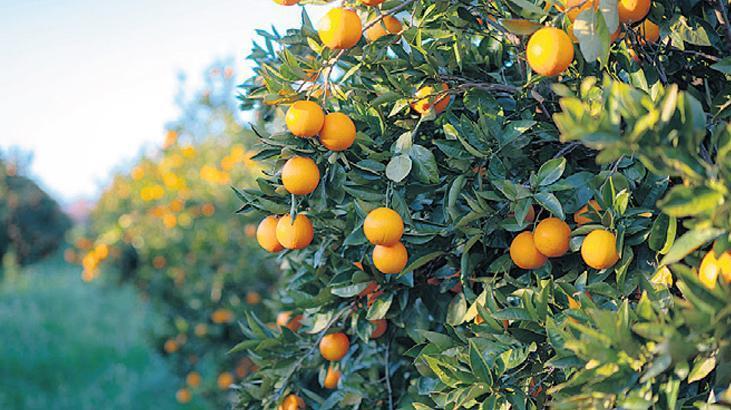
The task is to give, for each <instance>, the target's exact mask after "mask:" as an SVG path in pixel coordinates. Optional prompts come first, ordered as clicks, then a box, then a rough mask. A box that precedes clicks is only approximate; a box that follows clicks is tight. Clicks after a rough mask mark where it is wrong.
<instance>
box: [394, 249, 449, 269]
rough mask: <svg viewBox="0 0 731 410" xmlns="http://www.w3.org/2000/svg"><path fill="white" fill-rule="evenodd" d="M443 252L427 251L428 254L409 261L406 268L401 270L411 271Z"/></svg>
mask: <svg viewBox="0 0 731 410" xmlns="http://www.w3.org/2000/svg"><path fill="white" fill-rule="evenodd" d="M444 254H445V252H443V251H434V252H431V253H428V254H426V255H424V256H422V257H420V258H418V259H417V260H415V261H413V262H411V264H410V265H408V266H407V267H406V268H404V270H403V272H413V271H415V270H417V269H419V268H420V267H422V266H424V265H426V264H427V263H429V262H431V261H433V260H434V259H436V258H438V257H440V256H442V255H444Z"/></svg>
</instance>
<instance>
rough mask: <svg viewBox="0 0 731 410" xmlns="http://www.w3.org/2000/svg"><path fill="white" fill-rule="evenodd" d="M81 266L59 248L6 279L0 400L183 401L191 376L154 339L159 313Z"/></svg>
mask: <svg viewBox="0 0 731 410" xmlns="http://www.w3.org/2000/svg"><path fill="white" fill-rule="evenodd" d="M79 273H80V268H78V267H75V266H71V265H68V264H66V263H64V262H63V260H62V258H61V257H60V256H56V257H52V258H50V259H47V260H46V261H44V262H40V263H38V264H35V265H33V266H30V267H28V268H25V269H23V270H22V271H20V272H19V274H17V275H15V276H14V277H11V276H12V275H7V274H6V275H5V277H4V278H3V281H2V283H0V380H2V383H0V408H2V409H6V410H13V409H44V410H48V409H54V410H55V409H74V410H83V409H149V408H154V409H158V410H162V409H174V408H178V407H179V405H178V404H177V403H176V401H175V391H176V390H177V388H178V387H179V386H181V385H182V383H183V382H181V381H180V380H178V379H177V377H175V376H174V375H173V373H172V372H171V371H170V369H169V368H168V367H167V365H166V363H165V361H164V359H163V357H162V356H161V355H160V353H159V352H156V351H155V350H153V349H152V348H151V347H150V346H149V345H148V341H149V340H150V339H149V338H150V332H149V331H150V329H152V328H154V326H155V322H156V321H157V320H158V319H157V316H156V315H155V314H154V313H153V312H152V311H151V309H150V308H149V307H148V306H147V305H146V304H145V303H142V301H141V300H140V298H139V295H138V294H137V293H136V292H135V291H134V290H133V289H132V288H131V287H121V288H120V287H118V286H116V285H111V284H110V285H106V286H105V285H104V284H86V283H83V282H82V281H81V279H80V275H79ZM187 408H198V406H197V404H196V403H191V405H190V406H188V407H187Z"/></svg>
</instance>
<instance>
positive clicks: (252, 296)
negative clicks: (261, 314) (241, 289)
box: [246, 290, 261, 305]
mask: <svg viewBox="0 0 731 410" xmlns="http://www.w3.org/2000/svg"><path fill="white" fill-rule="evenodd" d="M246 303H248V304H250V305H258V304H259V303H261V295H260V294H259V292H257V291H255V290H250V291H248V292H246Z"/></svg>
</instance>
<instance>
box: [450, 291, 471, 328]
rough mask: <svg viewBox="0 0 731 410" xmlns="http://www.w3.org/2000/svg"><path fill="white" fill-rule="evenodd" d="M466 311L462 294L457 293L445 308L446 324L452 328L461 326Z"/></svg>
mask: <svg viewBox="0 0 731 410" xmlns="http://www.w3.org/2000/svg"><path fill="white" fill-rule="evenodd" d="M466 311H467V301H466V300H465V297H464V293H462V292H459V293H458V294H456V295H454V298H452V301H451V302H449V306H447V323H449V324H450V325H452V326H459V325H461V324H462V322H463V320H464V315H465V312H466Z"/></svg>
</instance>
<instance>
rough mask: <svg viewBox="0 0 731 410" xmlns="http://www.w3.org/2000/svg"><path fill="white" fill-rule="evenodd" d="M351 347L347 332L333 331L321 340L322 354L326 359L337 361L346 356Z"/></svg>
mask: <svg viewBox="0 0 731 410" xmlns="http://www.w3.org/2000/svg"><path fill="white" fill-rule="evenodd" d="M348 349H350V340H348V336H346V335H345V333H342V332H338V333H331V334H329V335H325V337H323V338H322V340H320V354H321V355H322V357H323V358H324V359H325V360H329V361H331V362H337V361H338V360H340V359H342V358H343V357H345V354H346V353H348Z"/></svg>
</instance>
